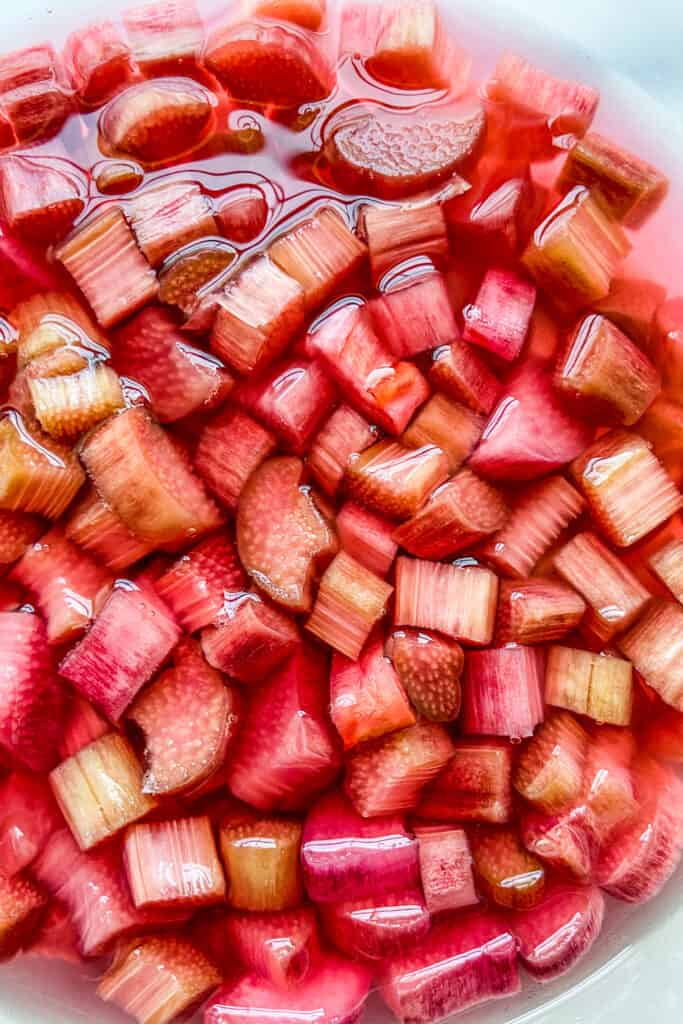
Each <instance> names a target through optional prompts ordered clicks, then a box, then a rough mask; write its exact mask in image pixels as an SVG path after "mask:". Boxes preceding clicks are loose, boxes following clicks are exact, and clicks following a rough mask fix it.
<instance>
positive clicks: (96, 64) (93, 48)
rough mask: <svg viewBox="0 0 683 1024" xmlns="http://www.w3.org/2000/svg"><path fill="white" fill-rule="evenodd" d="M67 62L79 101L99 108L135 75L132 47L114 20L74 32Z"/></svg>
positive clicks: (65, 52)
mask: <svg viewBox="0 0 683 1024" xmlns="http://www.w3.org/2000/svg"><path fill="white" fill-rule="evenodd" d="M63 58H64V64H65V66H66V71H67V74H68V75H69V78H70V80H71V84H72V86H73V88H74V89H75V91H76V95H77V97H78V99H79V101H80V103H81V104H82V105H83V106H85V107H97V106H99V105H100V104H101V103H104V102H105V101H106V100H108V99H109V97H110V96H112V95H113V94H114V93H115V92H117V91H118V90H119V89H120V88H121V87H122V86H123V85H124V84H125V83H127V82H128V81H129V80H130V78H131V77H132V74H133V68H132V65H131V60H130V48H129V47H128V45H127V44H126V43H125V42H124V41H123V39H122V38H121V36H120V35H119V32H118V29H117V28H116V26H115V25H114V23H113V22H111V21H98V22H95V24H93V25H88V26H87V27H86V28H83V29H79V30H77V31H76V32H72V33H71V34H70V35H69V37H68V38H67V40H66V44H65V46H64V50H63Z"/></svg>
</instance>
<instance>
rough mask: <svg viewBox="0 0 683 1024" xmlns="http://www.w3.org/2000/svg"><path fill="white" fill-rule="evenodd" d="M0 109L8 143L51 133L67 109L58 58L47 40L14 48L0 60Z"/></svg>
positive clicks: (67, 95)
mask: <svg viewBox="0 0 683 1024" xmlns="http://www.w3.org/2000/svg"><path fill="white" fill-rule="evenodd" d="M0 111H1V112H2V114H3V115H4V120H5V121H6V122H9V127H10V129H11V132H12V135H13V136H14V138H12V142H14V139H16V141H17V142H18V143H20V144H21V145H26V144H27V143H30V142H39V141H41V140H42V139H47V138H49V137H51V136H52V135H54V134H55V133H56V132H58V131H59V129H60V128H61V127H62V125H63V123H64V121H65V119H66V118H67V116H68V114H69V113H70V111H71V96H70V89H69V85H68V82H67V81H66V75H65V72H64V68H63V67H62V64H61V60H60V59H59V57H58V56H57V54H56V53H55V51H54V49H53V48H52V46H50V45H49V43H42V44H39V45H38V46H32V47H28V48H27V49H25V50H15V51H14V52H13V53H7V54H4V55H3V57H2V59H1V60H0Z"/></svg>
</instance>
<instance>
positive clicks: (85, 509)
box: [64, 488, 152, 571]
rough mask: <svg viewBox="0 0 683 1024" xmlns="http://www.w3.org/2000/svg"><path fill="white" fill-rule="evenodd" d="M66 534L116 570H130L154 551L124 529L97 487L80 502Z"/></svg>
mask: <svg viewBox="0 0 683 1024" xmlns="http://www.w3.org/2000/svg"><path fill="white" fill-rule="evenodd" d="M64 532H65V534H66V536H67V537H68V538H69V540H71V541H73V542H74V544H78V546H79V547H81V548H85V550H86V551H89V552H91V553H92V554H93V555H95V557H96V558H97V559H99V561H101V562H103V563H104V565H106V566H107V568H108V569H111V570H112V571H115V570H118V569H126V568H128V566H130V565H133V563H134V562H138V561H139V560H140V559H141V558H144V557H145V555H148V554H149V553H150V551H151V550H152V547H151V546H150V545H149V544H145V543H144V541H141V540H138V538H137V537H135V536H134V535H133V534H132V533H131V532H130V530H129V529H128V528H127V527H126V526H124V524H123V523H122V522H121V520H120V519H119V518H118V516H117V515H116V513H115V512H113V511H112V509H110V508H109V506H108V505H106V504H105V502H103V501H102V499H101V498H100V496H99V495H98V494H97V491H96V490H95V489H94V488H91V489H90V490H89V491H87V492H86V494H85V495H84V496H83V498H82V499H81V500H79V501H78V502H77V503H76V505H75V506H74V509H73V512H72V513H71V517H70V519H69V520H68V521H67V523H66V525H65V527H64Z"/></svg>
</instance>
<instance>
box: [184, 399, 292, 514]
mask: <svg viewBox="0 0 683 1024" xmlns="http://www.w3.org/2000/svg"><path fill="white" fill-rule="evenodd" d="M274 448H275V438H274V437H273V435H272V434H271V433H270V431H269V430H266V428H265V427H262V426H261V424H260V423H257V422H256V420H253V419H252V418H251V416H248V415H247V414H246V413H245V412H242V411H241V410H239V409H232V408H230V409H226V410H225V411H224V412H221V413H220V414H219V415H218V416H216V417H215V418H214V419H211V420H209V422H208V423H207V424H206V425H205V426H204V428H203V430H202V432H201V434H200V435H199V444H198V445H197V451H196V454H195V468H196V470H197V472H198V473H199V475H200V476H201V477H202V479H203V480H204V482H205V483H206V485H207V487H209V488H210V490H211V491H212V492H213V493H214V494H215V495H216V497H217V498H218V499H219V500H220V501H221V503H222V504H223V505H225V506H226V508H229V509H230V510H231V511H233V512H234V511H236V509H237V502H238V499H239V497H240V495H241V493H242V490H243V488H244V485H245V484H246V482H247V480H248V479H249V477H250V476H251V474H252V473H253V472H254V471H255V470H256V469H257V467H258V466H259V465H260V464H261V463H262V462H263V460H264V459H266V458H267V457H268V456H269V455H270V454H271V452H272V451H273V449H274Z"/></svg>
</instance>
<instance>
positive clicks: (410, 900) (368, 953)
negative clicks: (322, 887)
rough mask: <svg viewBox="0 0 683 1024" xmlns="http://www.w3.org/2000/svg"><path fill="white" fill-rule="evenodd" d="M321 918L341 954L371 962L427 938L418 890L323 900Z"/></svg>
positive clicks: (424, 911) (426, 917)
mask: <svg viewBox="0 0 683 1024" xmlns="http://www.w3.org/2000/svg"><path fill="white" fill-rule="evenodd" d="M321 917H322V920H323V925H324V927H325V932H326V933H327V936H328V938H329V939H330V940H331V942H332V944H333V945H334V946H336V948H337V949H338V950H339V951H340V952H341V953H345V954H346V956H349V957H351V958H352V959H354V960H368V961H371V962H372V961H377V960H383V959H385V958H387V957H389V958H390V957H392V956H394V955H396V954H397V953H402V952H404V951H405V950H407V949H410V948H411V947H412V946H414V945H415V943H419V942H420V941H421V940H422V939H424V938H425V937H426V935H427V933H428V931H429V925H430V914H429V911H428V910H427V908H426V907H425V902H424V898H423V896H422V893H421V892H420V891H419V889H416V890H414V891H411V890H408V891H406V892H401V893H399V894H388V895H386V896H381V895H377V894H375V895H374V896H373V897H366V898H365V899H353V900H350V901H348V902H346V903H342V902H340V903H326V904H325V905H324V906H323V907H322V908H321Z"/></svg>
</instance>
